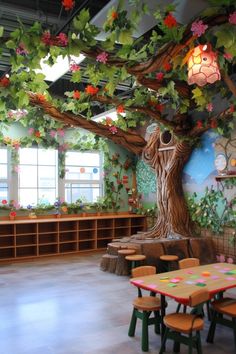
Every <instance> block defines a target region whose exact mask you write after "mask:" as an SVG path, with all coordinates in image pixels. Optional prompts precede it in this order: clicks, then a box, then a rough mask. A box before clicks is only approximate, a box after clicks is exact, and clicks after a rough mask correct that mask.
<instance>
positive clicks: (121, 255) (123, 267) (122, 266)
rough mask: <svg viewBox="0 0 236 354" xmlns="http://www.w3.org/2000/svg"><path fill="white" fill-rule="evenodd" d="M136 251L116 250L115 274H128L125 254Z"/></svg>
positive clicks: (128, 254)
mask: <svg viewBox="0 0 236 354" xmlns="http://www.w3.org/2000/svg"><path fill="white" fill-rule="evenodd" d="M135 252H136V251H135V250H134V249H129V248H127V249H124V250H119V251H118V259H117V266H116V272H115V273H116V274H117V275H128V274H129V266H128V262H127V260H126V259H125V257H126V256H130V255H131V254H134V253H135Z"/></svg>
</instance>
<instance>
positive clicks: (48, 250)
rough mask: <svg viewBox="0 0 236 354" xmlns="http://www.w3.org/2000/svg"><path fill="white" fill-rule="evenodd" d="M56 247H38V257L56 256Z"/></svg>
mask: <svg viewBox="0 0 236 354" xmlns="http://www.w3.org/2000/svg"><path fill="white" fill-rule="evenodd" d="M57 253H58V247H57V244H55V245H40V246H39V256H43V255H44V256H45V255H51V254H57Z"/></svg>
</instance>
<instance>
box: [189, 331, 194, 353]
mask: <svg viewBox="0 0 236 354" xmlns="http://www.w3.org/2000/svg"><path fill="white" fill-rule="evenodd" d="M188 339H189V344H188V354H192V352H193V336H192V333H189V337H188Z"/></svg>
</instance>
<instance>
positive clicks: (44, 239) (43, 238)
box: [38, 233, 58, 245]
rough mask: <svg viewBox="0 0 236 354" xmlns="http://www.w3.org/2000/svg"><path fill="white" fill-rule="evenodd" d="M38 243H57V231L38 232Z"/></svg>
mask: <svg viewBox="0 0 236 354" xmlns="http://www.w3.org/2000/svg"><path fill="white" fill-rule="evenodd" d="M38 240H39V241H38V242H39V245H41V244H47V243H57V241H58V239H57V233H48V234H39V236H38Z"/></svg>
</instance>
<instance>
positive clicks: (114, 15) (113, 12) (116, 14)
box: [111, 11, 118, 20]
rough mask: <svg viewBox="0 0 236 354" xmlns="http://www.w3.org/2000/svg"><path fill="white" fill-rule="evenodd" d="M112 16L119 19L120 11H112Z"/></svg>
mask: <svg viewBox="0 0 236 354" xmlns="http://www.w3.org/2000/svg"><path fill="white" fill-rule="evenodd" d="M111 18H112V19H113V20H115V19H117V18H118V12H116V11H112V13H111Z"/></svg>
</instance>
